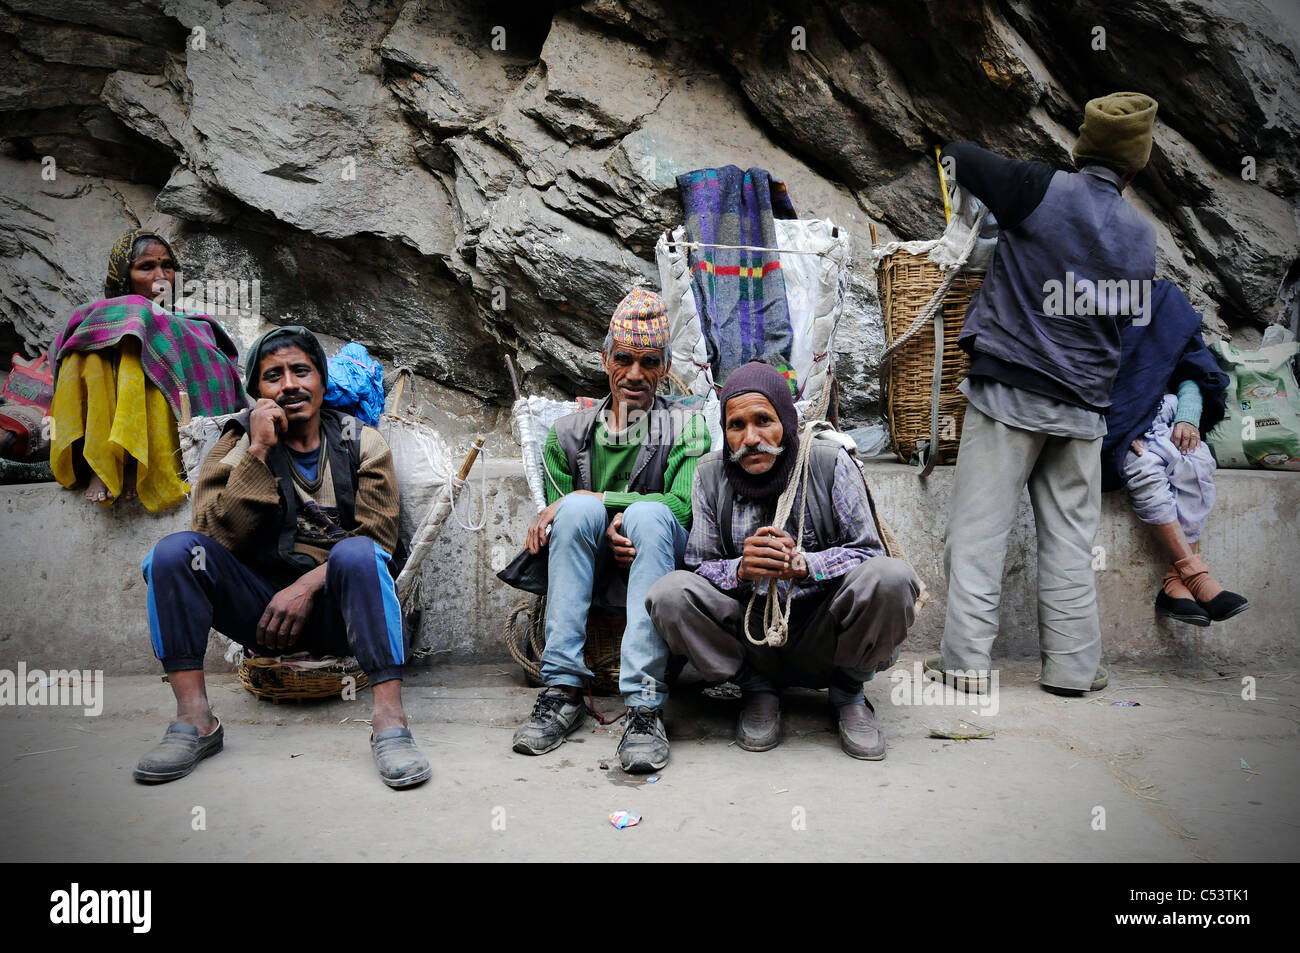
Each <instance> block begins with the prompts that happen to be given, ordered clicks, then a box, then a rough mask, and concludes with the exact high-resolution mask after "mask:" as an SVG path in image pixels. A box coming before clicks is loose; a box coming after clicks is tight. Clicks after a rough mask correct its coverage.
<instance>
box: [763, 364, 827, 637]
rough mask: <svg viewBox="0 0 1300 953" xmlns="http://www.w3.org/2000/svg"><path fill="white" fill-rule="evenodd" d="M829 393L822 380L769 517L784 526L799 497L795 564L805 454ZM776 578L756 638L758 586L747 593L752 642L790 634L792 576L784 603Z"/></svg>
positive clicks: (803, 511) (797, 563)
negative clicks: (752, 623) (753, 627)
mask: <svg viewBox="0 0 1300 953" xmlns="http://www.w3.org/2000/svg"><path fill="white" fill-rule="evenodd" d="M830 393H831V388H830V384H829V383H824V384H823V385H822V391H821V393H820V394H818V395H817V406H816V413H814V414H811V415H809V418H808V422H807V423H806V424H804V426H803V429H802V430H801V431H800V435H799V456H798V457H796V458H795V464H794V470H793V471H791V473H790V482H789V483H788V484H786V487H785V489H784V490H783V491H782V492H781V495H780V497H778V498H777V501H776V516H775V518H774V519H773V520H772V525H773V526H775V527H776V528H777V529H781V530H784V529H785V524H786V523H787V522H788V521H789V519H790V511H791V510H792V509H794V503H795V499H796V497H797V498H798V500H799V523H798V527H797V528H796V530H795V535H794V545H795V554H794V559H793V560H792V561H791V565H792V567H794V568H802V567H803V566H804V565H806V563H805V562H804V558H803V525H804V517H805V516H806V515H807V513H808V476H809V474H810V473H811V472H812V467H811V466H809V464H808V457H809V455H810V454H811V453H812V445H813V441H814V440H815V439H816V428H817V425H818V424H819V423H820V422H821V419H822V418H823V417H825V416H826V408H827V406H828V405H829V404H830ZM777 582H778V580H776V579H769V580H768V584H767V599H766V601H765V603H764V606H763V638H761V639H756V638H754V637H753V636H752V635H750V633H749V616H750V613H751V612H752V611H753V609H754V603H755V602H756V601H757V600H758V589H757V588H755V590H754V592H753V594H752V595H751V596H750V597H749V604H748V605H747V606H745V638H746V639H748V640H749V641H750V642H751V643H752V644H754V645H770V646H773V647H777V648H779V647H780V646H782V645H785V643H786V639H787V638H789V635H790V608H791V605H792V603H793V602H794V580H791V581H790V586H789V588H788V589H787V590H786V594H785V605H784V606H782V605H781V593H780V588H779V587H778V585H777Z"/></svg>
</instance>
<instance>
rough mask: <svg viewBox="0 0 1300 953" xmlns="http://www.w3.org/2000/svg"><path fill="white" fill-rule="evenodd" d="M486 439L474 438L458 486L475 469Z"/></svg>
mask: <svg viewBox="0 0 1300 953" xmlns="http://www.w3.org/2000/svg"><path fill="white" fill-rule="evenodd" d="M506 360H507V361H508V360H510V358H506ZM486 439H487V438H486V437H475V438H474V446H472V447H470V448H469V453H467V454H465V462H464V463H462V464H461V465H460V472H459V473H457V474H456V485H457V486H459V485H460V484H462V483H464V482H465V478H466V477H468V476H469V471H470V470H472V469H474V461H475V460H477V459H478V452H479V451H480V450H482V449H483V442H484V441H485V440H486Z"/></svg>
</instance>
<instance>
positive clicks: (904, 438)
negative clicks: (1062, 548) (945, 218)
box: [880, 251, 983, 463]
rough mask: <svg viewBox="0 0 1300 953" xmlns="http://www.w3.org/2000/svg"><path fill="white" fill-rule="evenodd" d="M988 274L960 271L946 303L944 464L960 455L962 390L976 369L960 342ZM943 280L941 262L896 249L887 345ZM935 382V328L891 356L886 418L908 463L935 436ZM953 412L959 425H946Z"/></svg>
mask: <svg viewBox="0 0 1300 953" xmlns="http://www.w3.org/2000/svg"><path fill="white" fill-rule="evenodd" d="M982 281H983V276H982V275H969V274H959V275H958V276H957V277H956V279H955V280H954V281H953V283H952V287H951V288H950V289H949V291H948V294H947V296H946V297H945V298H944V301H943V374H942V377H941V380H940V388H939V421H940V424H939V453H938V462H939V463H953V462H955V461H956V459H957V445H958V444H959V443H960V441H961V425H962V419H963V418H964V417H965V414H966V398H965V397H963V396H962V395H961V393H959V392H958V390H957V385H958V384H960V383H961V382H962V380H964V379H965V377H966V373H967V371H969V370H970V358H969V357H968V356H967V355H966V352H965V351H963V350H962V349H961V348H960V347H958V346H957V337H958V336H959V335H960V334H961V327H962V322H963V321H964V320H965V319H966V306H967V305H968V304H970V299H971V297H972V296H973V295H974V294H975V292H976V291H978V290H979V287H980V283H981V282H982ZM942 282H943V272H942V271H941V270H940V268H939V266H938V265H936V264H935V263H934V262H932V261H930V259H929V258H928V257H926V256H925V255H913V254H911V253H910V252H905V251H896V252H894V253H893V254H892V255H888V256H887V257H885V258H884V259H883V260H882V262H881V265H880V305H881V310H882V311H883V312H884V315H885V343H886V344H892V343H893V342H894V341H895V340H896V339H898V338H899V337H901V336H902V335H903V333H904V332H905V331H906V330H907V329H908V328H909V327H910V326H911V324H912V322H913V321H915V320H916V317H917V315H919V314H920V313H921V311H922V310H923V309H924V308H925V306H926V304H927V303H928V302H929V301H930V298H931V296H932V295H933V294H934V293H935V291H936V290H937V289H938V287H939V285H940V284H941V283H942ZM933 385H934V328H933V326H932V325H931V326H927V327H923V328H921V330H920V331H918V332H917V333H916V334H914V335H913V336H912V337H911V338H910V339H909V340H908V341H907V343H906V344H904V345H903V346H902V348H901V349H899V351H898V352H896V353H895V354H894V355H893V357H892V358H891V359H890V363H889V374H888V378H887V385H886V390H887V396H886V416H887V417H888V419H889V435H890V437H892V438H893V441H894V452H895V453H897V454H898V459H899V460H901V461H902V462H903V463H908V462H909V461H911V459H912V455H913V454H914V453H915V452H916V444H917V441H918V440H926V441H928V440H929V439H930V401H931V390H932V388H933ZM948 416H951V417H952V418H953V420H954V421H955V424H956V426H955V427H952V426H945V418H946V417H948Z"/></svg>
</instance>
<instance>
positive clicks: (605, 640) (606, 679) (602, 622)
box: [506, 596, 627, 695]
mask: <svg viewBox="0 0 1300 953" xmlns="http://www.w3.org/2000/svg"><path fill="white" fill-rule="evenodd" d="M626 627H627V615H626V613H624V612H623V611H622V610H619V609H602V608H599V607H597V606H592V607H591V609H590V611H588V613H587V643H586V645H584V646H583V649H582V660H583V662H584V663H585V664H586V666H587V668H588V669H590V670H591V674H592V680H591V691H592V694H593V695H617V694H618V671H619V664H620V662H621V660H622V652H623V629H624V628H626ZM506 648H507V649H508V650H509V652H510V657H511V658H513V659H514V660H515V661H516V662H518V663H519V666H520V667H521V668H522V669H523V670H524V675H525V676H526V677H527V679H528V684H530V685H541V684H542V671H541V659H542V650H543V649H545V648H546V597H545V596H528V597H525V598H524V599H521V600H520V601H519V602H517V603H515V605H514V607H513V608H512V609H511V611H510V618H509V619H507V620H506Z"/></svg>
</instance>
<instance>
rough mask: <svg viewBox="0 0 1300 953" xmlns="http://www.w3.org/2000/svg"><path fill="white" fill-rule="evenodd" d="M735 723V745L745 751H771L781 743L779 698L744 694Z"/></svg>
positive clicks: (759, 694) (769, 693) (771, 695)
mask: <svg viewBox="0 0 1300 953" xmlns="http://www.w3.org/2000/svg"><path fill="white" fill-rule="evenodd" d="M743 697H744V699H745V704H744V707H743V708H741V709H740V719H739V720H738V721H737V722H736V744H737V745H739V746H740V747H742V748H744V749H745V750H746V751H771V750H772V749H773V748H775V747H776V746H777V745H779V744H780V743H781V696H779V695H774V694H772V693H771V692H746V693H745V694H744V696H743Z"/></svg>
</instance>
